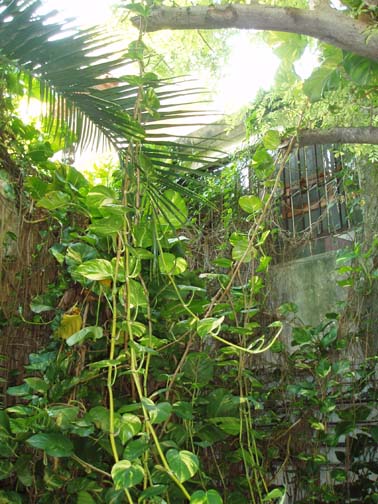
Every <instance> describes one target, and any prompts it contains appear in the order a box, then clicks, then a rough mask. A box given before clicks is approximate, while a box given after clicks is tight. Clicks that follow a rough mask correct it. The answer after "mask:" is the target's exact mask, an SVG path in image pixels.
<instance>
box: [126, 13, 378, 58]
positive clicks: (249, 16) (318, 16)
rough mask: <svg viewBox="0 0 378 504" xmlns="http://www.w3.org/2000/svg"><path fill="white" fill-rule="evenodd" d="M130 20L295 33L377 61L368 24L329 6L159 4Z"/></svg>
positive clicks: (377, 47)
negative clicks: (169, 5) (313, 7)
mask: <svg viewBox="0 0 378 504" xmlns="http://www.w3.org/2000/svg"><path fill="white" fill-rule="evenodd" d="M132 21H133V23H134V25H136V26H140V24H141V23H142V24H145V29H146V30H147V31H149V32H152V31H157V30H164V29H169V30H197V29H201V30H216V29H220V28H239V29H245V30H269V31H281V32H290V33H297V34H301V35H308V36H310V37H314V38H316V39H319V40H321V41H323V42H326V43H328V44H331V45H334V46H336V47H339V48H340V49H343V50H346V51H351V52H354V53H356V54H359V55H360V56H365V57H367V58H370V59H372V60H375V61H378V34H374V33H372V32H371V31H368V28H369V25H368V24H366V23H364V22H362V21H358V20H357V19H353V18H351V17H348V16H347V15H346V14H345V13H343V12H340V11H337V10H335V9H331V8H322V9H315V10H306V9H296V8H292V7H270V6H268V5H259V4H257V3H254V4H249V5H242V4H232V5H226V6H214V5H213V6H193V7H159V8H155V9H152V12H151V14H150V15H149V16H148V18H147V20H146V21H145V22H144V20H142V18H140V17H135V18H133V19H132Z"/></svg>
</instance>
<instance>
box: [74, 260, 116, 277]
mask: <svg viewBox="0 0 378 504" xmlns="http://www.w3.org/2000/svg"><path fill="white" fill-rule="evenodd" d="M76 271H77V273H79V274H80V275H82V276H83V277H85V278H88V280H107V279H111V278H113V266H112V263H111V262H110V261H107V260H106V259H92V260H90V261H86V262H85V263H83V264H81V265H80V266H78V267H77V269H76Z"/></svg>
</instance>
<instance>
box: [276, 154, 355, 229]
mask: <svg viewBox="0 0 378 504" xmlns="http://www.w3.org/2000/svg"><path fill="white" fill-rule="evenodd" d="M342 168H343V165H342V158H341V157H340V156H336V155H335V154H334V152H333V149H332V147H331V146H329V145H328V146H327V145H315V146H308V147H302V148H300V149H296V150H295V151H294V152H293V153H292V155H291V156H290V158H289V160H288V163H287V166H286V167H285V170H284V171H283V173H282V187H283V192H282V200H281V205H282V207H281V208H282V211H281V215H282V221H283V228H284V229H285V230H286V231H287V232H289V233H290V234H291V235H293V236H296V235H300V234H303V233H305V232H306V233H307V234H308V235H310V236H311V237H312V238H317V237H320V236H325V235H330V234H335V233H337V232H340V231H343V230H346V229H348V228H349V221H348V218H347V212H346V207H345V195H344V191H343V187H342V178H341V171H342Z"/></svg>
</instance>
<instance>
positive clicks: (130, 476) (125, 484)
mask: <svg viewBox="0 0 378 504" xmlns="http://www.w3.org/2000/svg"><path fill="white" fill-rule="evenodd" d="M112 478H113V481H114V486H115V488H116V490H121V489H126V488H132V487H134V486H136V485H138V484H139V483H141V482H142V481H143V478H144V470H143V467H142V466H141V465H139V464H133V463H132V462H130V461H129V460H120V461H119V462H117V463H116V464H114V466H113V468H112Z"/></svg>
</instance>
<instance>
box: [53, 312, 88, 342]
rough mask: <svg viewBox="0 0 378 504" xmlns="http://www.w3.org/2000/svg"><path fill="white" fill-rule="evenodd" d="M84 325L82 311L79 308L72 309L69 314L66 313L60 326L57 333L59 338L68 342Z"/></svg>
mask: <svg viewBox="0 0 378 504" xmlns="http://www.w3.org/2000/svg"><path fill="white" fill-rule="evenodd" d="M82 324H83V319H82V317H81V315H80V310H79V308H77V307H74V308H71V310H69V311H68V312H66V313H64V315H63V316H62V320H61V321H60V325H59V327H58V329H57V331H56V335H57V336H58V337H59V338H62V339H64V340H66V339H67V338H69V337H70V336H72V335H73V334H75V333H77V332H78V331H80V329H81V326H82Z"/></svg>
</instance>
